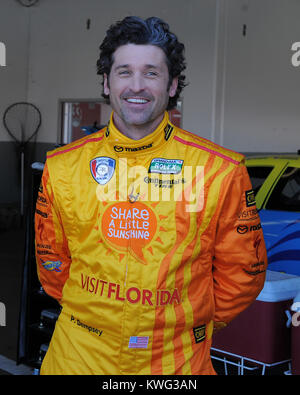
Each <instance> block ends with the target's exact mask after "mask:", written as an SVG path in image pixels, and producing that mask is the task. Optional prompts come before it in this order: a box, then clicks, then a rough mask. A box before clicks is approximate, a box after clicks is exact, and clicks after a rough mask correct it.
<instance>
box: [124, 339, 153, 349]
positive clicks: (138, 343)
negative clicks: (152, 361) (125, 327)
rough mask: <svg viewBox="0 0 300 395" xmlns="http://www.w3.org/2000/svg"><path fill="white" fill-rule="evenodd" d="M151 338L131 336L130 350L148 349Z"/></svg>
mask: <svg viewBox="0 0 300 395" xmlns="http://www.w3.org/2000/svg"><path fill="white" fill-rule="evenodd" d="M148 342H149V336H130V339H129V344H128V348H147V347H148Z"/></svg>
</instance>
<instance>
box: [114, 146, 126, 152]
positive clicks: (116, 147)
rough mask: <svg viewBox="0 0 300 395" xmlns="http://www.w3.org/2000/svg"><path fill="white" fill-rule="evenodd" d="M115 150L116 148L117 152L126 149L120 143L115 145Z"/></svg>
mask: <svg viewBox="0 0 300 395" xmlns="http://www.w3.org/2000/svg"><path fill="white" fill-rule="evenodd" d="M114 150H115V151H116V152H122V151H124V148H123V147H120V146H119V145H115V146H114Z"/></svg>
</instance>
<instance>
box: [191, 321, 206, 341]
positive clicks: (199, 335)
mask: <svg viewBox="0 0 300 395" xmlns="http://www.w3.org/2000/svg"><path fill="white" fill-rule="evenodd" d="M193 332H194V337H195V342H196V343H201V342H202V341H203V340H204V339H205V325H201V326H198V327H197V328H193Z"/></svg>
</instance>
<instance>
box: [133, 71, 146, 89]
mask: <svg viewBox="0 0 300 395" xmlns="http://www.w3.org/2000/svg"><path fill="white" fill-rule="evenodd" d="M144 89H145V81H144V78H143V76H142V75H141V74H139V73H136V74H134V75H133V77H132V81H131V90H132V91H133V92H135V93H138V92H141V91H143V90H144Z"/></svg>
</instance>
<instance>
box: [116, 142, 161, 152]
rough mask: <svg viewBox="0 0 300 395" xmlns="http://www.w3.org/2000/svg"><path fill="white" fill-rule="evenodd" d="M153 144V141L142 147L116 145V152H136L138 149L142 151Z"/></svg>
mask: <svg viewBox="0 0 300 395" xmlns="http://www.w3.org/2000/svg"><path fill="white" fill-rule="evenodd" d="M152 146H153V143H150V144H148V145H142V146H141V147H122V146H121V145H115V146H114V150H115V151H116V152H123V151H125V152H136V151H142V150H145V149H148V148H151V147H152Z"/></svg>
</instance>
